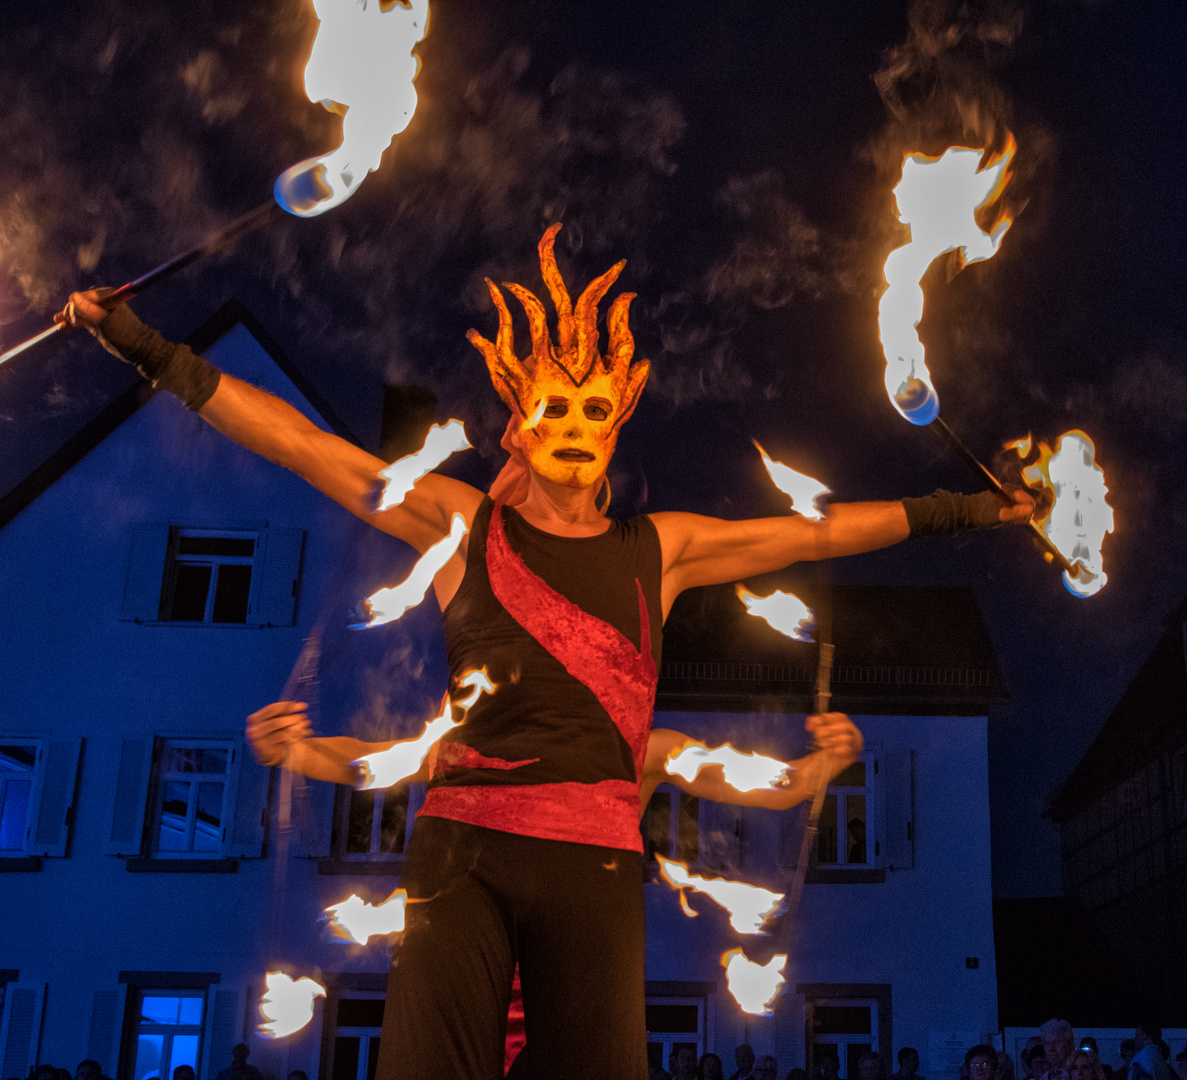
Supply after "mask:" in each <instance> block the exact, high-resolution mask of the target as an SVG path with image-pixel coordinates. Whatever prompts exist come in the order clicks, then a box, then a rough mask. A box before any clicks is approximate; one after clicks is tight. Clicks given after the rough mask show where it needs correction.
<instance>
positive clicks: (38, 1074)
mask: <svg viewBox="0 0 1187 1080" xmlns="http://www.w3.org/2000/svg"><path fill="white" fill-rule="evenodd" d="M57 1071H58V1070H57V1069H55V1068H54V1067H53V1066H52V1065H50V1064H49V1063H48V1062H47V1063H46V1064H44V1065H38V1066H37V1069H36V1070H35V1071H34V1073H33V1076H32V1077H31V1080H54V1073H56V1072H57Z"/></svg>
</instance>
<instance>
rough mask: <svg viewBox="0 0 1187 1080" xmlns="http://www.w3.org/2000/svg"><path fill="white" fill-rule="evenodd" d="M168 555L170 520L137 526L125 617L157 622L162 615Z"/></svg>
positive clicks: (123, 609) (122, 613)
mask: <svg viewBox="0 0 1187 1080" xmlns="http://www.w3.org/2000/svg"><path fill="white" fill-rule="evenodd" d="M168 554H169V523H168V522H152V523H150V524H144V525H137V526H136V527H135V528H134V529H133V530H132V542H131V550H130V552H129V555H128V576H127V578H126V579H125V581H124V599H123V603H122V605H121V606H120V618H121V619H125V620H134V621H136V622H156V621H157V620H158V619H159V618H160V617H161V589H162V587H163V585H164V581H165V560H166V558H167V557H168Z"/></svg>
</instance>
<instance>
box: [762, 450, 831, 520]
mask: <svg viewBox="0 0 1187 1080" xmlns="http://www.w3.org/2000/svg"><path fill="white" fill-rule="evenodd" d="M754 445H755V446H756V447H758V452H759V454H761V455H762V463H763V464H764V465H765V466H766V467H767V472H768V473H769V474H770V477H771V479H772V480H773V481H774V483H775V487H777V488H778V489H779V490H780V491H782V492H783V494H784V495H786V496H788V497H789V498H790V499H791V508H792V509H793V510H794V511H795V512H796V513H797V514H803V515H804V517H806V518H808V520H810V521H820V520H822V519H823V518H824V511H823V510H821V509H820V507H819V505H818V504H819V502H820V500H821V499H823V498H824V497H825V495H829V494H831V493H832V491H831V489H830V488H826V487H825V486H824V485H823V484H822V483H821V482H820V481H819V480H815V479H813V478H812V477H811V476H805V475H804V474H803V473H798V472H796V471H795V469H789V468H788V467H787V466H786V465H784V464H783V463H782V462H781V461H773V460H772V459H771V458H769V457H767V452H766V451H765V450H764V449H763V448H762V447H761V446H759V444H758V443H757V442H756V443H755V444H754Z"/></svg>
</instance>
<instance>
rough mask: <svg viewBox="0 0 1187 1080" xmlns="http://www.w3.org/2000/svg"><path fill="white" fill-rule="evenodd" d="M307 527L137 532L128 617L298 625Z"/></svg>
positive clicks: (158, 526) (160, 526)
mask: <svg viewBox="0 0 1187 1080" xmlns="http://www.w3.org/2000/svg"><path fill="white" fill-rule="evenodd" d="M304 541H305V533H304V531H303V530H301V529H276V528H268V527H267V526H266V525H264V524H262V523H253V525H252V526H251V527H246V526H245V527H240V528H235V527H232V528H195V527H190V526H180V525H170V524H169V523H167V522H159V523H153V524H143V525H138V526H136V528H135V529H134V530H133V532H132V540H131V548H130V553H129V558H128V575H127V579H126V581H125V583H124V597H123V603H122V605H121V608H120V618H122V619H126V620H132V621H135V622H154V623H155V622H168V623H184V624H186V625H190V626H192V625H195V624H203V623H205V624H210V625H219V626H236V625H239V626H244V625H249V626H292V625H293V621H294V617H295V613H296V602H297V584H298V580H299V576H300V567H301V553H302V550H303V547H304Z"/></svg>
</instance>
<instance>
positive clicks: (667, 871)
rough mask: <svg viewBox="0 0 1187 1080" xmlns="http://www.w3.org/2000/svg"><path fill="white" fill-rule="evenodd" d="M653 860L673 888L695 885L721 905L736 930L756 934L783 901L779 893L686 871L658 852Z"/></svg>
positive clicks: (682, 865) (680, 865)
mask: <svg viewBox="0 0 1187 1080" xmlns="http://www.w3.org/2000/svg"><path fill="white" fill-rule="evenodd" d="M656 860H657V861H658V863H659V869H660V873H661V874H663V876H664V880H665V881H666V882H667V883H668V884H669V885H671V886H672V887H673V888H676V889H695V890H696V891H697V892H702V893H704V894H705V895H706V896H707V897H709V899H711V900H713V901H715V902H716V903H718V904H720V905H721V906H722V907H723V908H725V910H726V911H728V912H729V916H730V926H732V927H733V928H734V929H735V930H736V931H737V932H738V933H739V934H757V933H758V932H759V931H760V930H761V929H762V926H763V923H765V922H766V921H767V919H769V918H770V917H771V916H772V915H774V914H776V912H778V910H779V906H780V905H781V904H782V903H783V894H782V893H777V892H771V890H770V889H763V888H760V887H759V886H757V885H747V884H746V882H744V881H728V880H727V879H725V878H705V877H701V876H700V875H699V874H690V873H689V872H688V867H687V866H685V865H684V864H683V863H678V862H673V861H672V860H671V859H665V858H664V857H663V856H662V855H657V856H656ZM685 910H687V908H686V909H685Z"/></svg>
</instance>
